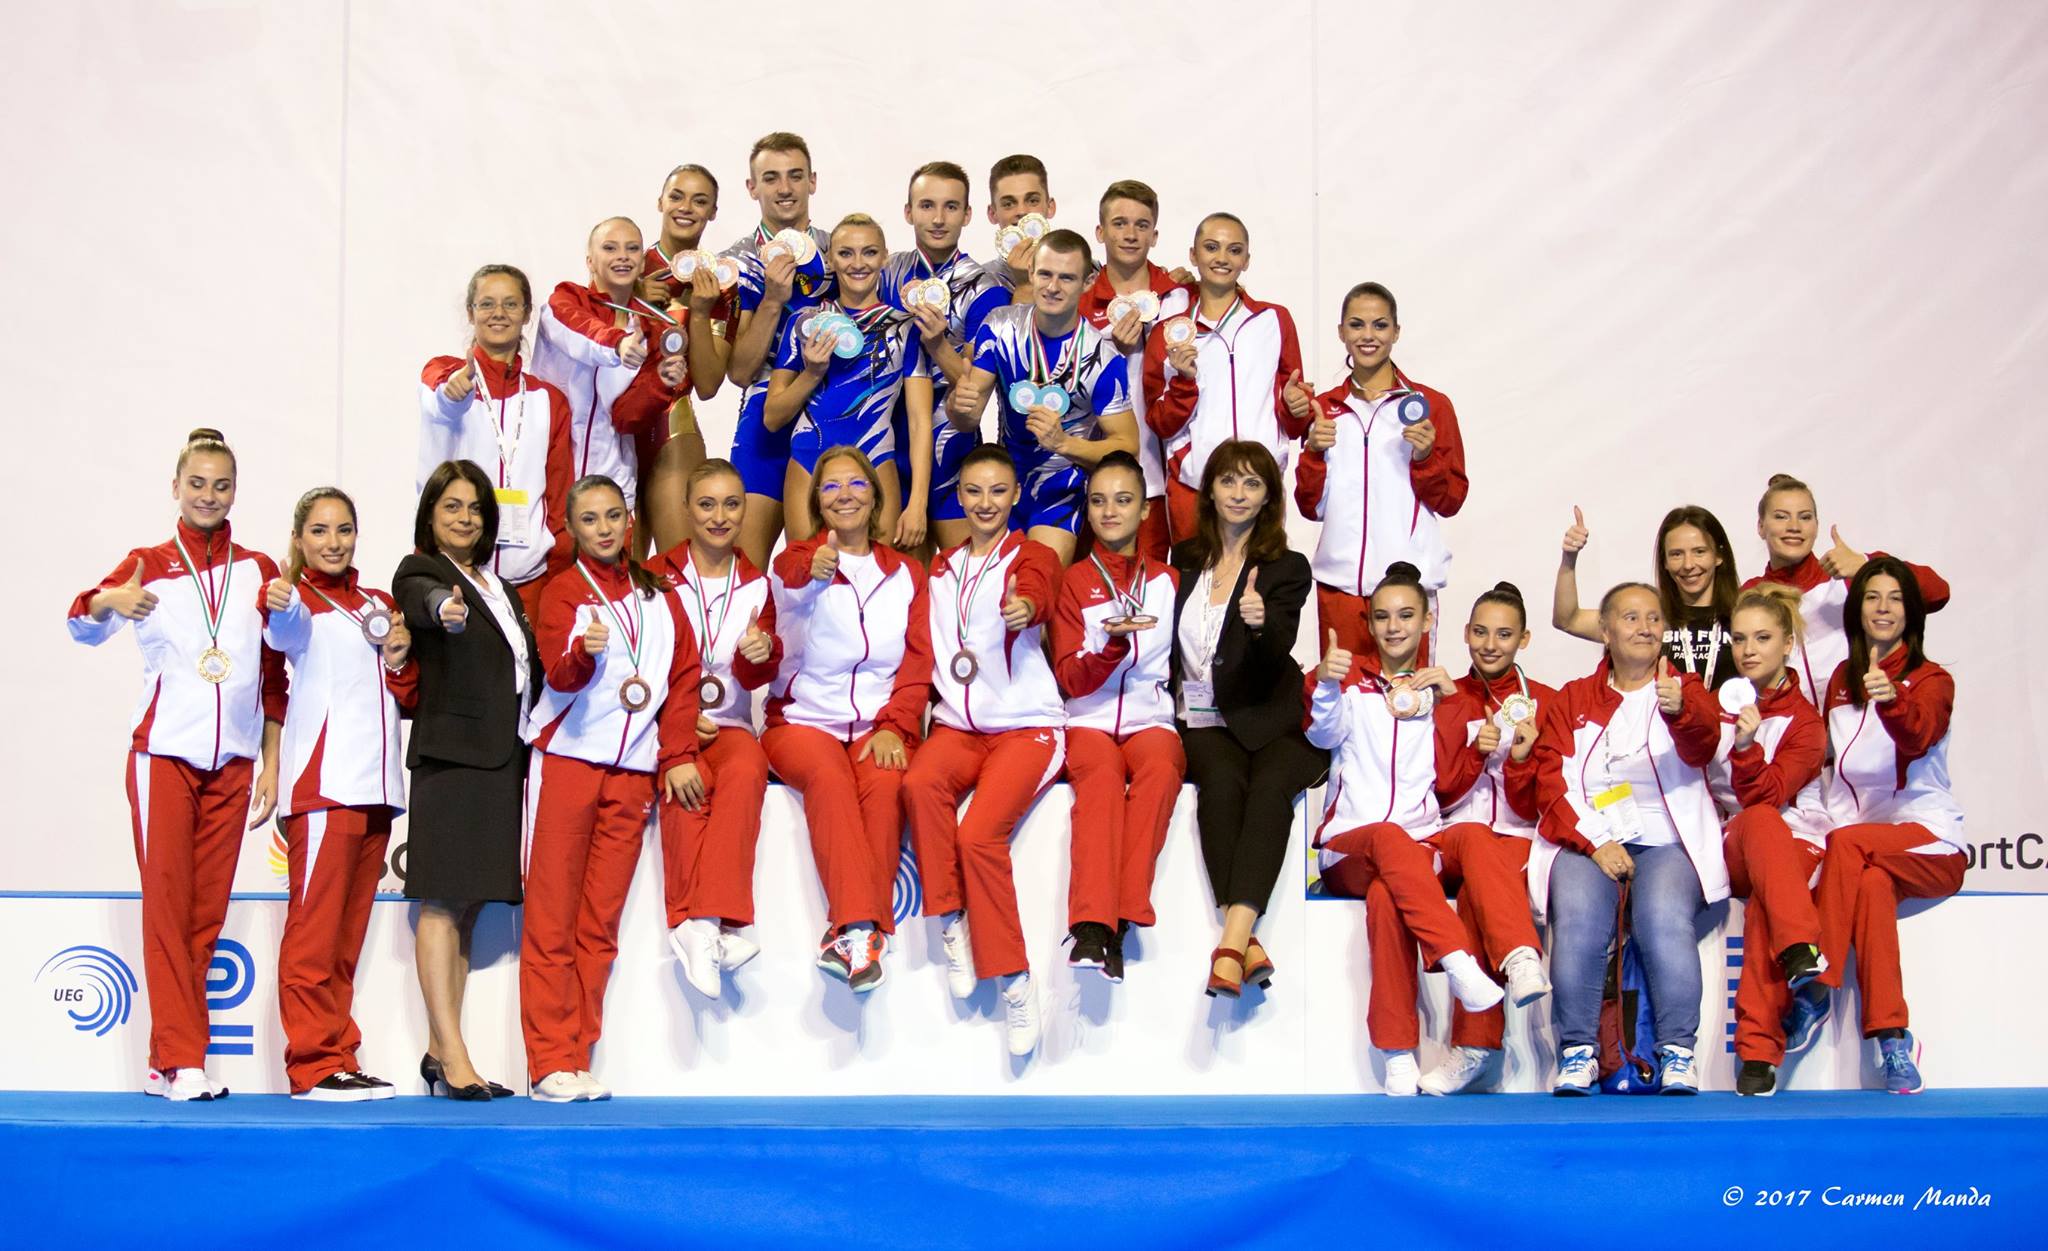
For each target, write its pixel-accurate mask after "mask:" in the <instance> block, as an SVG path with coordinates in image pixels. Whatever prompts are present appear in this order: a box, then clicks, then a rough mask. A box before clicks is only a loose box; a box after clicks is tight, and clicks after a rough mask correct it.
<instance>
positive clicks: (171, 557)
mask: <svg viewBox="0 0 2048 1251" xmlns="http://www.w3.org/2000/svg"><path fill="white" fill-rule="evenodd" d="M235 488H236V469H235V454H234V453H233V452H231V451H229V450H228V445H227V444H226V443H225V442H223V441H222V440H221V435H220V432H219V431H218V430H206V429H201V430H194V431H193V432H192V433H191V434H190V435H189V436H187V438H186V441H185V446H184V448H183V449H182V450H181V451H180V452H179V453H178V467H177V473H176V475H175V476H174V477H173V478H172V481H171V498H172V499H174V500H176V501H177V504H178V523H177V528H176V530H175V531H174V532H173V533H172V535H171V539H170V542H168V543H159V544H157V545H156V546H154V547H142V548H136V549H135V550H133V551H131V552H129V553H128V555H127V556H125V557H123V558H122V560H121V562H120V563H119V564H117V565H116V566H114V570H113V572H112V573H109V574H108V575H107V576H106V577H104V578H102V579H101V580H100V583H99V585H98V586H96V587H94V588H93V589H91V590H89V591H85V592H83V593H82V594H80V595H79V596H78V597H77V598H76V599H74V600H72V602H71V611H70V613H69V618H68V620H67V621H66V626H67V628H68V629H69V630H70V632H71V637H72V638H74V639H76V640H77V641H79V642H81V643H85V644H87V645H89V646H94V647H97V646H99V645H100V644H101V643H104V642H106V641H107V640H108V639H110V638H112V637H114V636H115V635H116V634H118V633H120V632H121V628H122V627H123V626H125V625H127V624H128V623H129V622H131V621H132V622H134V623H135V642H136V645H137V646H138V647H139V648H140V649H141V652H142V694H141V697H140V698H139V699H138V700H137V701H136V705H135V712H134V715H133V717H132V718H131V723H130V724H131V729H132V730H133V734H132V737H131V742H130V746H129V757H128V803H129V806H130V808H131V810H132V811H133V814H134V829H133V833H134V837H135V860H136V867H137V870H138V873H139V875H140V877H141V887H142V939H143V978H144V982H145V983H146V985H147V988H148V994H149V1015H150V1029H149V1075H148V1078H147V1080H146V1081H145V1083H144V1085H143V1090H144V1092H145V1093H147V1094H152V1095H166V1096H168V1097H170V1098H172V1099H176V1100H188V1099H189V1100H206V1099H213V1098H217V1097H219V1096H223V1095H225V1094H227V1093H228V1091H227V1087H226V1086H223V1085H221V1084H219V1083H217V1082H215V1081H213V1080H212V1079H210V1078H209V1077H207V1075H206V1069H205V1063H206V1048H207V1038H208V1036H209V1029H208V1026H207V1015H206V993H207V991H206V984H207V969H208V967H209V966H210V964H211V963H212V959H213V943H214V939H215V938H216V937H217V936H218V935H219V934H220V927H221V923H222V921H223V920H224V919H225V918H226V917H227V910H228V892H229V888H230V887H231V886H232V885H233V882H234V875H235V859H236V855H237V853H238V852H239V851H240V850H241V845H242V832H243V829H244V825H243V821H244V818H245V817H246V818H247V821H248V824H247V828H249V829H254V828H256V827H257V826H259V825H261V824H262V823H263V822H265V821H267V820H269V819H270V814H271V811H272V809H274V808H275V807H276V805H277V748H278V735H279V729H280V727H281V726H282V724H283V722H284V718H285V702H286V700H285V669H284V657H283V656H281V655H279V654H278V653H277V652H276V651H275V650H273V649H272V648H270V647H269V646H267V645H265V643H264V642H263V619H262V616H261V614H260V613H259V611H258V606H257V605H258V598H259V596H260V594H261V589H260V588H262V587H263V586H264V585H265V584H266V583H268V582H269V581H270V580H271V579H272V578H275V577H276V576H277V566H276V565H275V564H273V563H272V562H271V560H270V558H269V557H268V556H265V555H263V554H262V553H261V552H252V551H250V550H249V549H247V548H243V547H237V546H236V545H235V543H234V541H233V538H232V536H231V535H230V533H229V530H228V511H229V509H230V508H232V507H233V505H234V502H235ZM258 758H260V759H261V762H262V763H261V767H260V769H258V768H257V767H256V766H255V764H254V761H256V760H257V759H258ZM252 776H253V779H254V785H253V788H252V785H251V779H252Z"/></svg>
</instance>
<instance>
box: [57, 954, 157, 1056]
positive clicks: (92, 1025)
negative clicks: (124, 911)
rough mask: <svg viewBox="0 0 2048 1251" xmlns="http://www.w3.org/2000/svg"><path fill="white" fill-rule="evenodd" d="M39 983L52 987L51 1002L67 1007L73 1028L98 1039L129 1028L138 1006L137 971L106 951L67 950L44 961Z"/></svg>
mask: <svg viewBox="0 0 2048 1251" xmlns="http://www.w3.org/2000/svg"><path fill="white" fill-rule="evenodd" d="M35 980H36V982H37V983H38V984H40V983H43V982H45V981H47V982H48V983H49V985H50V998H51V999H52V1000H54V1001H56V1002H57V1003H58V1004H61V1005H62V1006H63V1008H64V1013H65V1015H66V1016H69V1017H70V1018H71V1028H73V1029H75V1030H78V1031H79V1032H80V1033H86V1034H91V1035H93V1036H94V1037H95V1038H98V1037H102V1036H104V1035H106V1034H107V1033H109V1032H110V1031H112V1029H113V1028H114V1027H115V1026H116V1025H126V1024H127V1023H128V1013H129V1012H130V1010H132V1009H133V1008H134V1006H135V991H136V982H135V973H134V971H133V970H131V969H130V968H129V967H128V962H127V961H126V960H123V959H122V958H121V957H119V956H117V955H115V954H114V953H113V952H111V951H108V950H107V949H106V948H105V947H94V946H91V945H90V944H84V943H81V944H80V945H78V946H76V947H66V948H65V949H64V950H62V951H60V952H58V953H57V954H56V955H54V956H51V957H50V958H49V959H48V960H45V961H43V967H42V968H40V969H37V970H36V976H35Z"/></svg>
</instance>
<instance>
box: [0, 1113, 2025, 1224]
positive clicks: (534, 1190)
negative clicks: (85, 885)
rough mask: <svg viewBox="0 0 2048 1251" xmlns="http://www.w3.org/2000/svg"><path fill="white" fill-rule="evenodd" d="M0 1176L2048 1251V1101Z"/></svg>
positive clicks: (386, 1142) (702, 1146)
mask: <svg viewBox="0 0 2048 1251" xmlns="http://www.w3.org/2000/svg"><path fill="white" fill-rule="evenodd" d="M0 1170H4V1172H0V1176H4V1177H5V1178H6V1179H7V1182H8V1184H9V1189H10V1190H11V1191H12V1193H13V1194H14V1195H15V1201H14V1202H13V1203H12V1204H11V1205H10V1206H11V1207H12V1209H13V1214H12V1216H10V1217H9V1218H8V1220H7V1221H6V1222H5V1223H4V1224H0V1246H5V1247H17V1246H18V1247H25V1248H26V1247H37V1248H44V1247H68V1246H80V1247H85V1246H90V1247H98V1248H104V1247H110V1246H111V1247H134V1246H142V1247H148V1248H150V1249H151V1251H172V1249H173V1248H184V1247H194V1248H199V1247H206V1248H222V1247H244V1246H257V1245H262V1246H265V1247H267V1248H270V1249H272V1251H279V1249H282V1251H297V1249H299V1248H315V1247H317V1248H323V1249H328V1251H332V1249H336V1248H346V1247H357V1246H383V1245H395V1244H399V1243H403V1244H406V1245H409V1246H413V1247H431V1248H436V1249H437V1251H438V1249H439V1248H443V1247H467V1246H481V1245H488V1246H492V1247H497V1248H502V1249H513V1248H518V1249H524V1248H551V1247H649V1248H655V1247H658V1248H677V1247H718V1248H724V1249H732V1248H746V1247H833V1248H866V1247H877V1248H882V1247H887V1248H915V1247H977V1248H1001V1247H1030V1248H1036V1249H1038V1251H1061V1249H1063V1248H1065V1247H1067V1246H1070V1245H1075V1244H1077V1243H1078V1242H1080V1241H1081V1240H1086V1242H1088V1243H1099V1244H1100V1245H1102V1246H1106V1247H1114V1248H1117V1249H1118V1251H1124V1249H1126V1248H1148V1247H1161V1248H1185V1247H1203V1248H1214V1247H1304V1246H1322V1245H1329V1246H1343V1247H1355V1246H1374V1245H1391V1246H1395V1247H1399V1248H1401V1251H1413V1249H1415V1248H1421V1247H1432V1246H1446V1247H1473V1246H1500V1247H1551V1248H1568V1247H1571V1246H1575V1245H1585V1244H1586V1243H1588V1242H1591V1241H1592V1240H1593V1239H1595V1238H1597V1239H1598V1240H1599V1242H1600V1243H1601V1244H1602V1245H1609V1246H1613V1245H1621V1246H1628V1245H1631V1239H1633V1242H1634V1245H1639V1246H1690V1247H1702V1246H1717V1245H1719V1246H1726V1245H1735V1244H1731V1243H1728V1242H1726V1241H1725V1240H1726V1239H1728V1238H1730V1237H1744V1238H1749V1239H1754V1238H1756V1237H1758V1236H1763V1237H1767V1238H1769V1239H1771V1240H1772V1241H1773V1242H1774V1243H1776V1242H1783V1243H1784V1244H1786V1245H1796V1246H1802V1247H1812V1246H1837V1245H1844V1246H1846V1245H1857V1246H1861V1247H1866V1248H1867V1247H1869V1246H1871V1245H1872V1240H1873V1239H1884V1240H1887V1241H1896V1242H1897V1243H1898V1245H1910V1246H1914V1247H1923V1246H1929V1247H1938V1246H1962V1245H1966V1244H1969V1245H1974V1246H1976V1247H1979V1248H1989V1247H1997V1246H2019V1245H2031V1246H2039V1245H2042V1244H2043V1242H2044V1240H2048V1234H2044V1233H2043V1232H2042V1231H2043V1230H2044V1229H2048V1202H2044V1192H2048V1184H2044V1181H2043V1178H2044V1176H2048V1091H2042V1090H2010V1091H1992V1090H1975V1091H1970V1090H1965V1091H1932V1092H1929V1093H1926V1094H1923V1095H1919V1096H1916V1097H1912V1098H1898V1097H1893V1096H1887V1095H1883V1094H1878V1093H1839V1094H1823V1093H1814V1094H1791V1095H1781V1096H1779V1097H1777V1098H1775V1099H1768V1100H1739V1099H1737V1098H1736V1097H1735V1096H1733V1095H1702V1096H1700V1097H1698V1098H1694V1099H1675V1098H1656V1097H1634V1098H1630V1097H1622V1096H1601V1097H1597V1098H1593V1099H1585V1100H1559V1099H1553V1098H1550V1097H1547V1096H1538V1095H1482V1096H1468V1097H1463V1098H1456V1099H1449V1100H1433V1099H1408V1100H1397V1099H1389V1098H1385V1097H1329V1098H1249V1097H1246V1098H1220V1099H1158V1098H1129V1099H1115V1098H1088V1099H1081V1098H998V1099H871V1098H848V1099H802V1100H798V1099H616V1100H613V1101H611V1102H609V1103H603V1104H575V1105H568V1106H553V1105H546V1104H537V1103H534V1102H532V1101H531V1100H527V1099H510V1100H501V1101H498V1102H494V1103H488V1104H481V1105H478V1104H459V1103H451V1102H448V1101H445V1100H430V1099H424V1098H400V1099H394V1100H390V1101H387V1102H383V1103H375V1104H355V1105H325V1104H306V1103H293V1102H291V1101H290V1100H288V1099H286V1098H284V1097H283V1096H278V1095H267V1096H236V1097H233V1098H230V1099H228V1100H226V1101H225V1102H221V1103H215V1104H182V1105H179V1104H169V1103H165V1102H163V1101H162V1100H158V1099H150V1098H146V1097H144V1096H141V1095H111V1094H62V1093H0ZM1930 1190H1931V1191H1933V1192H1934V1197H1933V1198H1930ZM1954 1196H1961V1197H1962V1198H1964V1199H1976V1200H1982V1201H1977V1202H1970V1203H1967V1204H1959V1203H1956V1202H1954V1199H1953V1197H1954ZM1945 1197H1946V1198H1948V1201H1947V1202H1942V1201H1940V1200H1941V1199H1943V1198H1945ZM1617 1235H1618V1236H1619V1241H1617V1238H1616V1236H1617Z"/></svg>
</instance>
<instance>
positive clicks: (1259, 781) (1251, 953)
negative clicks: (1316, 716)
mask: <svg viewBox="0 0 2048 1251" xmlns="http://www.w3.org/2000/svg"><path fill="white" fill-rule="evenodd" d="M1197 507H1198V508H1199V510H1200V512H1199V514H1198V517H1197V521H1196V526H1195V535H1194V537H1193V538H1190V539H1188V540H1186V541H1185V542H1183V543H1181V544H1180V545H1178V546H1177V547H1175V548H1174V549H1173V565H1174V569H1175V570H1176V571H1177V572H1178V574H1179V587H1178V591H1177V598H1176V599H1175V604H1174V640H1173V641H1174V662H1173V687H1174V710H1175V712H1176V714H1177V715H1178V716H1179V718H1180V721H1181V738H1182V740H1183V742H1184V743H1185V745H1186V747H1187V758H1188V780H1189V781H1191V782H1193V783H1194V784H1195V789H1196V795H1195V821H1196V824H1197V825H1198V826H1199V827H1200V829H1201V834H1202V859H1203V861H1204V863H1206V864H1207V866H1208V869H1209V885H1210V888H1211V889H1212V890H1214V891H1215V893H1216V904H1217V906H1218V907H1220V908H1222V909H1223V937H1222V939H1221V941H1220V942H1219V943H1218V944H1217V947H1216V950H1215V951H1214V952H1213V953H1211V955H1210V966H1209V984H1208V993H1209V994H1211V995H1217V994H1224V995H1232V996H1235V995H1237V994H1238V993H1239V992H1240V991H1241V990H1242V989H1243V985H1244V983H1245V982H1246V981H1253V982H1257V983H1258V984H1259V985H1261V986H1264V985H1266V984H1268V983H1269V982H1271V981H1272V978H1273V962H1272V960H1271V959H1269V958H1268V957H1267V955H1266V952H1265V949H1264V948H1263V947H1261V946H1260V945H1259V940H1258V938H1257V937H1256V936H1255V935H1254V934H1253V933H1252V929H1253V927H1254V926H1255V925H1257V923H1258V919H1259V916H1260V914H1261V913H1263V912H1265V910H1266V902H1267V900H1268V899H1269V898H1271V896H1272V894H1273V884H1274V883H1275V882H1276V881H1278V880H1279V877H1280V869H1281V864H1282V862H1283V861H1284V860H1285V858H1286V855H1287V840H1288V835H1289V834H1290V833H1291V832H1292V830H1293V828H1294V798H1295V796H1297V795H1299V794H1301V792H1302V791H1304V790H1306V789H1308V788H1309V787H1310V786H1313V785H1315V783H1316V781H1317V780H1318V779H1319V778H1321V777H1322V776H1323V773H1324V772H1325V770H1326V769H1327V768H1328V766H1329V758H1328V757H1327V756H1326V755H1325V754H1324V753H1322V752H1319V751H1317V750H1316V749H1315V748H1314V747H1311V746H1310V745H1309V742H1308V739H1307V738H1306V737H1305V736H1304V735H1303V733H1302V676H1301V666H1300V665H1298V664H1296V663H1295V662H1294V657H1293V655H1292V652H1293V650H1294V633H1295V627H1296V626H1297V625H1298V624H1299V623H1300V621H1301V609H1302V605H1303V604H1305V603H1307V602H1308V595H1309V589H1310V588H1311V587H1312V586H1313V585H1314V583H1313V580H1312V579H1311V577H1310V574H1309V564H1308V559H1307V558H1306V557H1304V556H1303V555H1302V554H1301V553H1299V552H1295V551H1290V550H1289V549H1288V547H1287V529H1286V523H1285V520H1284V518H1285V509H1284V506H1283V503H1282V499H1281V495H1280V467H1279V466H1278V465H1277V464H1275V463H1274V461H1273V454H1272V453H1271V452H1269V451H1267V450H1266V448H1265V446H1264V445H1262V444H1259V443H1255V442H1251V441H1249V440H1231V441H1229V442H1226V443H1222V444H1219V445H1218V446H1217V448H1216V450H1215V451H1214V452H1212V453H1210V455H1209V462H1208V464H1207V465H1206V466H1205V467H1204V468H1203V470H1202V490H1201V496H1200V499H1199V501H1198V504H1197Z"/></svg>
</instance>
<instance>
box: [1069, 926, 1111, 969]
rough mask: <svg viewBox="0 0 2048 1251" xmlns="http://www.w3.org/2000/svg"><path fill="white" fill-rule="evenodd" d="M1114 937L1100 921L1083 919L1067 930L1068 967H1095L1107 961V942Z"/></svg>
mask: <svg viewBox="0 0 2048 1251" xmlns="http://www.w3.org/2000/svg"><path fill="white" fill-rule="evenodd" d="M1114 937H1115V935H1114V934H1112V933H1111V932H1110V928H1109V927H1108V926H1107V925H1104V924H1102V923H1101V922H1100V921H1083V922H1081V923H1080V924H1079V925H1076V926H1075V927H1074V928H1073V929H1071V930H1069V931H1068V932H1067V939H1068V941H1069V943H1071V944H1072V945H1071V946H1070V947H1069V949H1068V951H1067V967H1068V968H1070V969H1097V970H1100V969H1101V968H1102V967H1103V966H1105V965H1107V964H1108V963H1109V944H1110V942H1111V940H1112V939H1113V938H1114Z"/></svg>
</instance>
